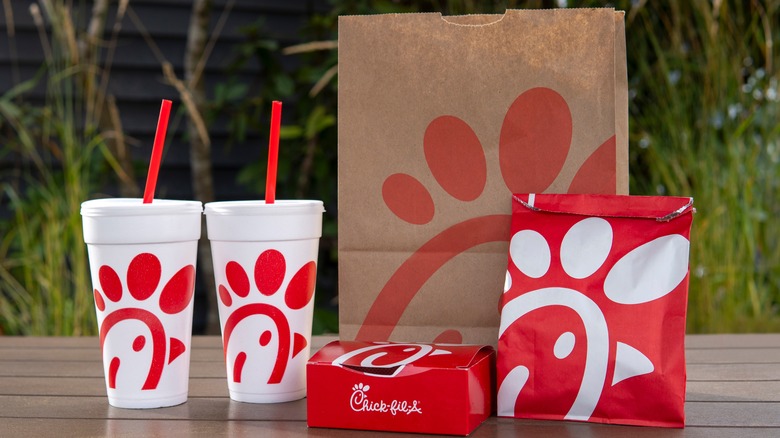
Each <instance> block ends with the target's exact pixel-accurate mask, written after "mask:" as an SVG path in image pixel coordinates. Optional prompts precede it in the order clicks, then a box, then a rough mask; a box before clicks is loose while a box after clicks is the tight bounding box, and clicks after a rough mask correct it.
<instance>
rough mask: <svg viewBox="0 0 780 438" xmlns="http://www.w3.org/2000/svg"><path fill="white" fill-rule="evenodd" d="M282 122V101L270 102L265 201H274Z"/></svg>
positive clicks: (270, 202) (269, 202)
mask: <svg viewBox="0 0 780 438" xmlns="http://www.w3.org/2000/svg"><path fill="white" fill-rule="evenodd" d="M281 124H282V102H279V101H278V100H275V101H273V103H272V104H271V137H270V139H269V140H268V172H267V174H266V178H265V203H266V204H273V203H274V201H276V167H277V163H278V162H279V127H280V126H281Z"/></svg>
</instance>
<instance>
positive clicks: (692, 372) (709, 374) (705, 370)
mask: <svg viewBox="0 0 780 438" xmlns="http://www.w3.org/2000/svg"><path fill="white" fill-rule="evenodd" d="M687 368H688V381H689V382H690V381H697V380H700V381H708V380H722V381H743V380H746V381H750V380H752V381H767V380H780V366H778V364H776V363H742V364H700V363H689V364H688V365H687Z"/></svg>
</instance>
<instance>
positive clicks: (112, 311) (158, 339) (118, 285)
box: [81, 198, 203, 408]
mask: <svg viewBox="0 0 780 438" xmlns="http://www.w3.org/2000/svg"><path fill="white" fill-rule="evenodd" d="M202 211H203V208H202V204H201V203H200V202H198V201H174V200H167V199H155V200H154V201H153V202H152V203H150V204H144V203H143V200H142V199H128V198H113V199H97V200H92V201H86V202H84V203H82V204H81V216H82V221H83V226H84V242H85V243H86V244H87V250H88V253H89V265H90V271H91V275H92V285H93V294H94V297H95V310H96V312H97V322H98V329H99V331H100V345H101V350H102V354H103V369H104V372H105V377H106V391H107V394H108V402H109V404H111V405H112V406H115V407H120V408H158V407H164V406H174V405H178V404H181V403H184V402H185V401H187V392H188V381H189V366H190V348H191V337H192V307H193V299H192V296H193V293H194V287H195V262H196V257H197V242H198V239H199V238H200V230H201V219H202V216H201V215H202Z"/></svg>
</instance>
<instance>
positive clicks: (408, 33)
mask: <svg viewBox="0 0 780 438" xmlns="http://www.w3.org/2000/svg"><path fill="white" fill-rule="evenodd" d="M624 34H625V30H624V24H623V13H622V12H615V11H614V10H612V9H571V10H569V9H556V10H526V11H521V10H508V11H507V12H506V13H505V14H503V15H472V16H458V17H454V16H452V17H442V16H441V15H440V14H436V13H431V14H400V15H399V14H392V15H374V16H345V17H340V19H339V73H338V74H339V124H338V125H339V128H338V129H339V170H338V172H339V308H340V335H341V337H342V338H343V339H353V338H357V339H361V340H371V341H378V340H379V341H381V340H398V341H428V342H430V341H436V342H467V343H480V344H495V343H496V339H497V332H498V324H499V313H498V300H499V298H500V296H501V293H502V291H503V283H504V278H505V274H506V257H507V248H508V239H509V224H510V215H511V207H512V203H511V199H512V197H511V194H512V193H521V192H523V193H528V192H531V193H533V192H536V193H543V192H544V193H602V194H615V193H617V194H626V193H627V192H628V172H627V161H628V152H627V133H628V98H627V96H628V92H627V80H626V59H625V35H624Z"/></svg>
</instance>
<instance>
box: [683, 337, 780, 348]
mask: <svg viewBox="0 0 780 438" xmlns="http://www.w3.org/2000/svg"><path fill="white" fill-rule="evenodd" d="M685 348H686V349H687V350H692V349H699V348H780V334H777V333H771V334H763V333H762V334H718V335H688V336H686V337H685Z"/></svg>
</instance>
